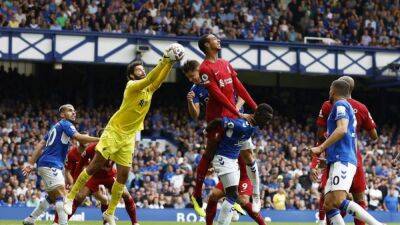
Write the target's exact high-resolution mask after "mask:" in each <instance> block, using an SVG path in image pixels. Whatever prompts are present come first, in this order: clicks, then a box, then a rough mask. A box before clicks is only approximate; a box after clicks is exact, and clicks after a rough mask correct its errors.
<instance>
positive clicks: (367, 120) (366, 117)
mask: <svg viewBox="0 0 400 225" xmlns="http://www.w3.org/2000/svg"><path fill="white" fill-rule="evenodd" d="M362 114H363V115H362V118H363V123H362V127H363V128H364V129H365V130H367V131H370V130H372V129H375V128H376V124H375V121H374V119H372V116H371V113H370V112H369V111H368V108H367V107H366V106H365V105H364V106H363V110H362Z"/></svg>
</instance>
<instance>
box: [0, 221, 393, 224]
mask: <svg viewBox="0 0 400 225" xmlns="http://www.w3.org/2000/svg"><path fill="white" fill-rule="evenodd" d="M51 224H52V223H51V222H50V221H38V222H36V225H51ZM68 224H69V225H101V224H102V222H101V221H85V222H73V221H71V222H69V223H68ZM130 224H131V223H130V222H128V221H117V225H130ZM176 224H177V222H159V221H154V222H140V225H176ZM179 224H187V225H189V224H190V225H200V224H201V225H204V223H181V222H180V223H179ZM232 224H233V225H254V224H256V223H254V222H237V223H236V222H234V223H232ZM271 224H272V225H316V224H315V223H282V222H272V223H271ZM389 224H390V225H400V223H389ZM389 224H388V225H389ZM0 225H22V221H17V220H0Z"/></svg>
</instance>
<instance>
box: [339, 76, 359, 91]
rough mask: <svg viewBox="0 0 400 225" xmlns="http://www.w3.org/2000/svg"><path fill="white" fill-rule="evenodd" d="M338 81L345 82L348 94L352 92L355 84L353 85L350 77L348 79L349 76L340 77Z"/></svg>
mask: <svg viewBox="0 0 400 225" xmlns="http://www.w3.org/2000/svg"><path fill="white" fill-rule="evenodd" d="M338 80H344V81H346V82H347V83H348V84H349V85H350V93H351V92H353V90H354V86H355V83H354V79H353V78H352V77H350V76H341V77H339V79H338Z"/></svg>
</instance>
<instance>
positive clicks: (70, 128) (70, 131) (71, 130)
mask: <svg viewBox="0 0 400 225" xmlns="http://www.w3.org/2000/svg"><path fill="white" fill-rule="evenodd" d="M61 127H62V128H63V131H64V132H65V134H66V135H67V136H68V137H70V138H72V137H74V135H75V133H76V132H77V131H76V128H75V126H74V125H73V124H72V123H71V122H69V121H68V120H63V121H61Z"/></svg>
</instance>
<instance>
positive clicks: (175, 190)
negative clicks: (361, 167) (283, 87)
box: [0, 103, 400, 210]
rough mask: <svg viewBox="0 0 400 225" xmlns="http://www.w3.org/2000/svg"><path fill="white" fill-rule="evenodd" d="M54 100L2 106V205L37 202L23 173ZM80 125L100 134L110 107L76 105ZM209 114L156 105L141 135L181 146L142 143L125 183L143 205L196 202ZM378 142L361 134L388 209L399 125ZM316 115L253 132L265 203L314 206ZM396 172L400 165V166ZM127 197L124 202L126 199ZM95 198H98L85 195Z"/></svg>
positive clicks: (377, 195)
mask: <svg viewBox="0 0 400 225" xmlns="http://www.w3.org/2000/svg"><path fill="white" fill-rule="evenodd" d="M54 108H56V107H54V106H47V107H46V106H44V105H43V107H41V109H40V110H35V108H34V107H33V106H31V105H28V104H18V103H13V104H1V105H0V127H1V129H0V148H1V153H0V205H6V206H30V207H33V206H36V205H37V204H38V202H39V199H40V198H41V197H43V195H44V183H43V182H41V181H40V179H39V178H38V176H37V174H36V173H32V174H31V175H30V176H29V177H27V178H25V177H24V176H23V175H22V171H21V168H22V166H23V164H24V162H26V161H27V157H28V156H29V154H30V153H31V152H32V151H33V148H34V145H35V143H37V141H38V139H39V138H41V137H43V135H44V134H45V132H46V131H47V129H48V127H49V125H51V124H53V123H55V122H56V121H57V111H56V110H54ZM78 110H79V120H78V126H77V127H78V129H80V130H87V131H89V132H90V133H92V134H94V133H96V130H98V129H100V128H101V127H102V126H104V125H105V123H106V121H107V117H108V116H110V115H111V113H112V111H113V110H112V108H105V109H103V110H101V111H100V110H99V111H94V110H90V109H88V108H82V107H78ZM204 125H205V123H204V121H198V122H194V121H191V120H190V119H189V118H188V115H187V113H186V112H185V111H183V110H179V109H178V108H173V107H172V108H162V109H161V110H154V111H153V113H151V114H150V115H149V116H148V119H147V120H146V124H145V130H144V131H143V132H142V135H143V136H146V137H149V138H166V139H168V140H170V141H171V142H172V143H175V144H176V146H177V151H173V150H172V148H171V147H170V146H168V145H167V146H165V147H163V148H161V147H160V146H161V145H159V143H157V142H150V145H147V144H144V143H138V146H137V149H136V151H135V157H134V162H133V169H132V171H131V173H130V176H129V180H128V182H127V187H128V188H129V190H130V192H131V194H132V195H133V197H134V198H135V201H136V204H137V206H138V207H141V208H154V209H159V208H185V207H191V205H190V199H189V196H190V194H191V193H192V191H193V185H194V176H195V174H194V173H193V171H195V168H196V165H197V163H198V162H199V159H200V157H201V154H202V152H203V149H204V139H203V135H202V130H203V129H204ZM380 133H381V135H380V138H379V141H378V142H377V143H371V142H369V141H368V140H367V139H365V138H360V146H362V147H361V149H362V150H363V152H364V155H366V157H365V158H364V163H365V168H366V171H367V176H368V184H369V187H368V197H369V205H370V209H374V210H384V209H385V208H384V207H385V206H384V205H385V204H384V203H385V201H386V200H387V198H386V197H387V196H388V193H390V190H391V189H394V196H395V197H396V198H397V199H398V193H399V188H400V178H399V176H398V173H396V170H395V169H393V168H392V166H391V163H390V162H391V159H392V156H393V155H394V154H395V152H396V151H398V150H399V149H398V148H399V145H398V144H397V143H398V141H399V140H400V139H398V138H396V137H395V135H394V134H395V132H394V127H384V128H382V129H381V132H380ZM314 140H315V136H314V132H312V124H311V122H306V123H298V122H297V121H295V120H290V119H288V118H285V117H280V116H277V117H275V119H274V120H273V122H272V123H271V124H270V125H269V127H268V128H267V129H265V130H263V131H260V132H258V133H257V135H256V136H255V137H254V142H255V144H256V149H257V151H258V159H259V166H260V173H261V182H262V197H263V206H264V207H265V208H267V209H273V208H275V209H280V210H284V209H300V210H305V209H315V207H316V205H317V204H316V203H317V199H318V197H319V193H318V191H317V190H318V185H317V184H315V183H312V182H311V181H310V179H309V176H308V173H309V163H310V156H309V152H307V151H305V150H304V148H305V147H306V146H310V145H312V144H313V143H314ZM397 172H398V171H397ZM216 182H217V178H216V176H215V175H214V174H210V175H209V176H208V177H207V179H206V181H205V189H204V190H205V191H204V195H206V194H207V193H209V191H210V190H211V189H212V187H213V186H215V184H216ZM121 204H122V203H121ZM85 205H86V206H93V205H95V202H94V199H92V201H90V200H88V201H86V202H85Z"/></svg>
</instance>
